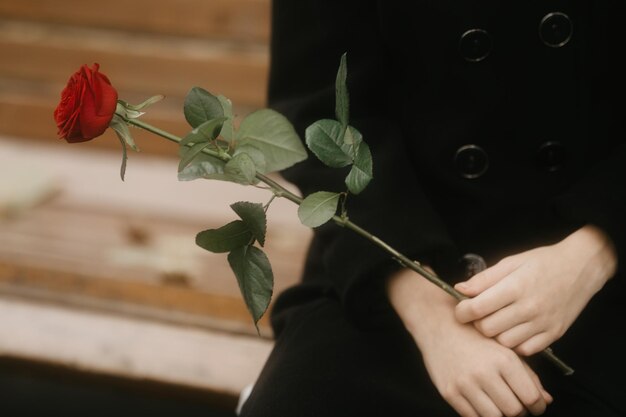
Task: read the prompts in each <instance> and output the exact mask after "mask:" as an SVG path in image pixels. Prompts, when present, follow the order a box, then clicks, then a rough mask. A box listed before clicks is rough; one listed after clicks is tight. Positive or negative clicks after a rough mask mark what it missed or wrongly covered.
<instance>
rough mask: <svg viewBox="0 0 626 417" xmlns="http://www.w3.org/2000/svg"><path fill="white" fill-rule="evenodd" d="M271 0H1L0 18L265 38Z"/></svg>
mask: <svg viewBox="0 0 626 417" xmlns="http://www.w3.org/2000/svg"><path fill="white" fill-rule="evenodd" d="M269 5H270V3H269V0H159V1H155V0H106V1H85V0H64V1H63V2H62V3H59V1H57V0H2V1H1V2H0V18H5V19H6V18H12V19H23V20H34V21H45V22H49V23H51V22H54V23H58V24H65V25H68V24H71V25H78V26H84V27H100V28H113V29H122V30H131V31H148V32H155V33H164V34H172V35H182V36H202V37H213V38H223V39H235V40H239V41H256V42H259V41H260V42H265V41H267V39H268V34H269Z"/></svg>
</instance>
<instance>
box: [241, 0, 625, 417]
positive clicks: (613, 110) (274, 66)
mask: <svg viewBox="0 0 626 417" xmlns="http://www.w3.org/2000/svg"><path fill="white" fill-rule="evenodd" d="M624 8H625V5H624V2H623V1H618V0H593V1H592V0H586V1H583V0H572V1H567V0H553V1H539V0H530V1H524V2H502V1H496V0H490V1H487V2H472V1H467V2H457V1H451V0H437V1H434V0H420V1H414V2H406V1H401V0H386V1H374V0H298V1H288V0H274V2H273V16H272V18H273V27H274V29H273V37H272V63H271V74H270V89H269V99H270V104H271V106H273V107H274V108H276V109H277V110H279V111H281V112H282V113H284V114H285V115H286V116H287V117H288V118H289V119H290V120H291V121H292V122H293V123H294V125H295V127H296V129H297V131H298V132H299V133H300V134H301V136H302V137H304V130H305V129H306V127H307V126H308V125H309V124H310V123H312V122H313V121H315V120H318V119H322V118H333V111H334V80H335V73H336V70H337V66H338V64H339V58H340V56H341V54H342V53H343V52H348V74H349V75H348V87H349V90H350V98H351V122H350V123H351V124H352V125H354V126H356V127H357V128H358V129H359V130H360V131H361V132H362V133H363V136H364V139H365V141H366V142H367V143H368V144H370V147H371V149H372V154H373V158H374V180H373V181H372V183H371V185H370V187H369V188H368V189H367V190H366V191H365V192H364V193H362V194H361V195H359V196H355V197H352V196H351V197H350V199H349V202H348V210H349V216H350V219H351V220H353V221H354V222H355V223H357V224H359V225H361V226H362V227H364V228H365V229H367V230H369V231H370V232H372V233H374V234H376V235H378V236H379V237H381V238H383V240H386V241H387V242H388V243H390V244H391V245H392V246H395V247H396V248H397V249H399V250H400V251H401V252H404V253H405V254H406V255H408V256H410V257H413V258H415V259H418V260H420V261H422V262H423V263H426V264H429V265H431V266H433V268H434V269H435V270H436V271H437V272H438V273H439V275H441V276H442V277H443V278H444V279H446V280H448V281H450V282H452V281H455V280H456V279H458V278H459V267H460V266H461V264H459V261H458V260H459V257H460V256H461V255H462V254H465V253H477V254H480V255H481V256H483V257H484V258H485V259H486V260H487V262H488V264H493V263H494V262H496V261H497V260H499V259H501V258H502V257H504V256H507V255H511V254H514V253H518V252H520V251H523V250H527V249H530V248H533V247H537V246H540V245H546V244H550V243H554V242H557V241H559V240H561V239H563V238H564V237H565V236H567V235H568V234H569V233H571V232H573V231H575V230H576V229H578V228H579V227H581V226H583V225H585V224H595V225H597V226H599V227H600V228H602V229H603V230H604V231H605V232H606V233H607V234H608V235H609V236H610V237H611V238H612V240H613V242H614V243H615V245H616V249H617V252H618V262H619V268H620V270H623V265H624V264H625V263H626V262H624V259H626V219H625V217H624V213H625V212H626V153H625V152H626V150H625V149H626V135H625V133H626V132H625V122H624V120H625V118H624V107H625V106H624V103H623V101H624V100H623V97H624V93H625V92H626V89H625V88H624V74H626V68H625V67H624V64H622V63H619V61H620V58H621V57H620V53H619V51H621V49H622V48H623V45H624V37H625V36H626V35H625V34H624V33H623V31H622V29H621V28H622V23H623V22H624V21H626V13H625V12H624ZM551 12H562V13H565V14H567V15H568V16H569V17H570V19H571V20H572V22H573V28H574V29H573V36H572V38H571V40H570V41H569V42H568V43H567V44H566V45H565V46H563V47H561V48H552V47H549V46H546V45H545V44H544V43H543V42H542V40H541V38H540V36H539V25H540V22H541V21H542V18H543V17H544V16H546V15H547V14H548V13H551ZM471 29H482V30H484V31H486V32H487V33H488V34H489V36H490V39H491V40H492V45H491V50H490V52H489V54H488V56H487V57H486V58H485V59H483V60H482V61H480V62H469V61H467V60H466V59H464V57H463V56H462V51H460V50H459V42H460V39H461V37H462V34H463V33H465V32H467V31H468V30H471ZM553 143H557V144H558V145H557V146H556V148H558V149H560V150H561V151H562V152H561V151H560V152H561V153H560V154H558V155H557V157H558V159H559V160H558V161H557V162H558V163H557V164H554V163H553V162H554V155H552V156H550V155H546V154H545V153H542V152H543V151H542V149H545V147H546V144H553ZM466 145H473V146H478V147H480V148H481V149H482V150H484V152H485V153H486V155H487V159H488V167H487V170H486V171H485V173H484V175H482V176H480V177H479V178H474V179H469V178H466V177H464V176H463V175H462V174H463V173H462V172H459V165H458V164H457V163H456V162H455V155H456V153H457V151H458V150H459V149H460V148H462V147H463V146H466ZM550 158H552V159H550ZM345 175H346V172H345V171H342V170H333V169H330V168H326V167H324V166H322V164H321V163H319V162H317V161H316V159H315V158H314V157H311V158H310V159H309V160H307V161H305V162H303V163H301V164H298V165H296V166H294V167H293V168H290V169H288V170H286V171H285V172H284V176H285V178H287V179H288V180H290V181H292V182H294V183H295V184H296V185H297V186H298V187H299V188H300V189H301V190H302V192H303V193H304V194H305V195H306V194H309V193H311V192H314V191H320V190H325V191H343V190H344V189H345V186H344V184H343V179H344V177H345ZM394 268H397V265H395V263H394V262H393V261H392V260H390V259H389V257H388V255H387V254H386V253H384V252H383V251H382V250H380V249H378V248H377V247H375V246H374V245H372V244H371V243H369V242H367V241H366V240H364V239H363V238H361V237H360V236H357V235H356V234H354V233H352V232H351V231H349V230H345V229H342V228H340V227H337V226H335V225H333V224H328V225H325V226H323V227H321V228H319V229H317V230H316V231H315V235H314V239H313V242H312V244H311V248H310V251H309V256H308V258H307V264H306V267H305V272H304V277H303V284H302V285H301V286H299V287H296V288H295V289H293V290H291V291H288V292H287V293H285V294H283V295H282V296H281V297H280V298H279V300H278V303H277V304H276V307H275V309H274V312H273V314H274V317H275V318H277V319H276V320H274V323H275V326H276V327H275V329H276V331H277V333H276V334H277V338H278V339H277V347H276V349H275V351H274V353H273V355H272V357H271V358H270V361H269V362H268V367H267V368H266V370H265V371H264V374H263V375H264V376H263V378H262V380H261V382H260V383H259V385H258V386H257V389H256V391H255V394H254V395H253V398H256V400H254V401H253V402H252V404H255V406H254V407H252V406H251V407H248V408H247V410H248V413H250V414H247V415H275V416H280V415H294V414H296V415H306V414H305V413H307V412H309V415H320V416H321V415H329V416H330V415H334V414H332V413H330V411H329V410H331V409H334V410H341V411H342V412H344V413H340V414H336V415H344V416H345V415H361V414H358V413H356V412H354V414H350V413H352V410H357V409H359V408H358V407H361V405H359V403H360V402H361V403H362V404H366V405H368V406H363V408H362V409H359V410H360V411H363V412H364V413H365V415H446V414H445V413H446V412H445V411H436V412H435V411H424V410H429V408H428V407H430V406H431V405H425V403H424V402H423V401H422V399H421V398H419V397H420V396H421V395H422V392H430V391H428V390H431V391H432V387H431V386H430V383H428V382H427V378H425V376H424V373H423V369H422V370H420V369H421V368H420V367H421V366H422V365H421V363H420V361H419V360H416V359H415V358H416V357H417V356H418V355H419V353H418V352H416V351H415V347H414V346H413V342H412V341H410V340H408V339H407V337H406V335H405V334H403V333H402V332H403V331H402V329H400V328H399V327H398V326H395V325H390V323H393V322H394V320H395V321H397V318H396V317H395V314H394V312H393V311H392V309H391V307H390V306H389V304H388V301H387V300H386V297H385V294H384V289H383V286H384V280H385V278H386V277H387V276H388V274H389V273H390V272H391V271H392V270H393V269H394ZM624 286H625V285H624V279H623V274H620V275H618V276H617V277H616V278H614V279H613V280H611V281H610V282H609V284H607V286H606V287H605V288H604V289H603V290H602V291H601V292H600V294H599V295H597V296H596V297H595V298H594V300H592V303H591V305H590V306H589V307H588V308H587V309H586V310H585V311H584V312H583V314H582V315H581V317H580V318H579V320H578V321H577V322H576V323H575V324H574V326H573V327H572V328H571V329H570V331H569V332H568V333H567V334H566V335H565V336H564V337H563V338H562V339H561V340H560V341H558V342H557V343H555V349H556V350H557V352H558V353H559V355H560V356H563V358H564V359H566V360H567V361H569V362H570V363H571V364H572V365H573V366H574V367H576V368H577V369H578V371H577V374H576V375H577V376H576V379H574V381H585V382H584V383H582V382H581V384H583V385H581V386H584V387H585V388H584V389H585V390H587V389H592V388H590V387H593V386H596V388H597V389H598V390H599V391H600V392H602V394H601V395H600V396H599V397H598V398H602V399H601V400H597V401H596V403H597V404H600V402H601V403H602V404H612V405H597V408H595V409H594V408H593V406H592V405H590V404H593V403H594V401H595V400H593V401H592V400H586V399H585V398H587V397H586V394H583V393H581V391H580V390H579V389H577V388H575V386H576V384H574V383H572V382H564V381H565V380H563V379H562V377H560V376H559V378H555V379H552V380H553V381H555V382H554V383H551V384H552V389H553V390H555V391H557V392H559V393H560V392H561V391H562V392H563V393H564V394H562V396H563V398H567V399H568V400H567V401H559V402H561V403H562V402H567V403H568V405H567V407H571V408H572V410H568V411H567V412H566V411H562V414H558V413H559V412H558V410H559V407H566V405H558V406H556V405H555V406H553V407H552V409H553V410H557V411H553V413H556V414H551V415H599V416H604V415H606V416H609V415H611V414H610V412H609V411H603V410H604V409H605V408H607V407H609V409H610V407H622V409H621V412H622V413H623V415H626V410H625V409H624V408H623V407H624V406H623V405H617V406H616V405H614V404H619V401H617V400H616V399H617V398H618V396H619V395H621V393H623V392H626V391H625V390H626V386H624V382H623V381H624V378H620V375H623V374H625V373H626V361H624V360H623V359H620V358H619V352H623V351H624V350H626V345H624V341H622V338H621V337H620V334H621V333H622V332H623V328H624V325H623V322H622V319H623V318H624V316H625V314H624V313H625V312H626V311H625V309H626V307H625V306H624V305H623V303H620V302H619V300H620V298H621V294H622V293H623V292H624ZM312 294H313V295H312ZM314 294H317V295H314ZM308 297H311V299H312V300H313V301H311V303H315V300H316V299H317V300H318V301H319V302H320V303H323V302H327V301H321V300H333V301H332V302H333V307H332V308H328V309H323V312H324V314H322V310H320V311H318V312H317V313H315V314H313V313H312V314H310V316H307V318H306V320H305V318H304V315H303V316H300V315H299V314H298V313H297V311H299V308H298V306H301V305H308V304H307V303H306V302H304V301H303V300H306V299H308ZM303 308H304V307H303ZM318 313H319V314H318ZM290 315H293V317H292V318H289V319H283V318H282V317H284V316H290ZM278 318H280V319H278ZM300 321H302V323H300ZM289 322H293V323H297V324H294V325H293V326H290V325H289V324H285V323H289ZM396 324H397V323H396ZM390 326H391V327H390ZM295 329H297V331H296V330H295ZM359 332H361V333H359ZM312 348H316V349H317V350H316V352H317V354H318V355H320V356H319V357H318V359H316V360H317V362H313V363H314V364H315V366H310V365H311V363H309V362H310V353H311V349H312ZM394 349H397V351H396V350H394ZM361 355H364V356H361ZM337 358H341V360H338V359H337ZM351 358H353V360H354V362H350V361H351V360H352V359H351ZM364 358H367V360H366V359H364ZM404 365H405V366H404ZM309 366H310V367H309ZM344 366H345V367H344ZM537 366H539V367H540V368H541V366H542V365H541V364H539V365H537ZM326 368H332V369H326ZM385 369H391V370H393V375H394V376H392V375H391V374H389V373H385V372H386V371H385ZM396 371H397V375H396ZM390 372H391V371H390ZM337 373H341V377H338V376H337ZM546 375H548V376H546V378H548V379H550V378H551V377H550V376H549V375H550V373H549V371H548V373H547V374H546ZM320 378H321V379H320ZM324 378H326V379H324ZM368 378H369V379H368ZM396 378H397V379H396ZM418 380H419V381H418ZM423 380H426V383H425V382H424V381H423ZM307 381H309V382H307ZM310 381H315V384H314V385H310ZM357 381H360V382H358V386H359V390H356V389H351V388H347V386H348V385H350V384H351V383H355V384H356V383H357ZM405 383H406V384H407V385H406V386H404V384H405ZM283 385H284V386H285V388H284V391H281V390H282V389H283V388H277V387H278V386H280V387H282V386H283ZM299 386H302V387H303V388H302V390H301V391H299V394H297V395H296V393H295V392H294V391H297V390H298V389H299V388H298V387H299ZM425 386H426V387H428V388H424V387H425ZM572 387H574V388H572ZM598 387H602V389H600V388H598ZM360 390H363V391H360ZM407 390H408V391H407ZM416 390H417V391H416ZM335 391H345V392H347V393H348V394H347V396H341V397H339V394H338V393H337V396H335V397H333V396H332V395H331V393H333V392H335ZM268 392H273V394H268ZM410 392H413V393H414V394H410ZM568 392H570V394H567V393H568ZM260 393H264V394H263V395H261V394H260ZM363 393H365V394H363ZM571 393H574V394H571ZM576 393H577V394H576ZM264 395H265V396H267V395H269V397H265V398H266V400H265V401H267V402H272V403H273V402H279V400H280V402H283V403H284V404H283V405H281V407H284V408H282V409H281V410H283V411H285V412H286V410H290V411H291V414H281V413H280V412H278V411H276V413H275V414H273V413H269V412H268V413H264V412H263V410H265V408H263V407H266V406H269V405H268V404H265V403H263V401H264V400H263V399H262V398H263V396H264ZM324 396H327V398H328V403H329V405H328V408H326V409H320V408H315V407H314V406H313V404H314V403H315V399H316V398H318V399H319V398H323V397H324ZM592 397H593V398H596V397H597V395H596V394H593V395H592ZM373 398H376V399H377V400H379V401H381V402H383V403H384V404H385V405H386V406H389V407H395V406H394V404H395V403H396V402H398V403H399V404H402V405H398V408H390V409H391V410H410V409H411V407H415V410H414V412H413V413H411V412H409V411H406V412H404V411H397V413H396V414H393V413H387V412H384V413H383V412H382V410H383V409H382V408H378V409H377V408H376V406H374V405H373V404H371V401H370V400H372V399H373ZM426 398H430V399H433V398H436V396H434V397H433V396H431V395H430V394H426ZM333 401H335V403H334V406H331V405H332V404H333ZM598 401H599V402H598ZM427 402H428V401H427ZM435 402H436V401H435ZM298 404H300V405H301V406H302V407H301V408H298ZM340 405H341V406H342V407H343V406H344V405H345V406H346V407H345V408H342V407H340ZM255 407H258V409H259V410H260V411H258V413H259V414H254V413H253V409H254V408H255ZM381 407H382V406H381ZM404 407H407V408H404ZM424 407H425V408H424ZM437 407H438V406H437ZM578 407H580V408H578ZM590 407H591V408H590ZM444 408H445V407H444ZM390 409H389V408H387V410H390ZM577 409H580V410H586V411H585V412H586V413H587V414H584V413H583V414H568V413H570V412H572V413H573V412H574V411H573V410H577ZM267 410H269V408H268V409H267ZM276 410H278V409H276ZM314 410H315V411H314ZM367 410H369V414H368V413H367V412H366V411H367ZM375 410H380V413H377V412H375ZM419 410H422V411H421V412H422V414H420V411H419ZM438 410H441V409H438ZM561 410H565V409H564V408H561ZM594 410H595V411H594ZM296 411H297V412H296ZM325 412H328V414H326V413H325ZM403 412H404V414H403ZM429 413H430V414H429ZM438 413H439V414H438Z"/></svg>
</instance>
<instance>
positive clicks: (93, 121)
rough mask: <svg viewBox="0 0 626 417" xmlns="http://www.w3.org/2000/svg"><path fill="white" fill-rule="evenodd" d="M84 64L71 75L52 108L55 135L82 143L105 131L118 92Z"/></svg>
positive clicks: (98, 66)
mask: <svg viewBox="0 0 626 417" xmlns="http://www.w3.org/2000/svg"><path fill="white" fill-rule="evenodd" d="M99 68H100V65H98V64H93V68H89V67H88V66H87V65H83V66H82V67H81V68H80V69H79V70H78V71H76V72H75V73H74V75H72V77H71V78H70V79H69V81H68V82H67V85H66V86H65V88H64V89H63V92H62V93H61V102H60V103H59V105H58V106H57V108H56V110H55V111H54V119H55V121H56V123H57V127H58V129H59V132H58V135H59V137H60V138H61V139H65V140H67V141H68V142H70V143H76V142H85V141H88V140H90V139H93V138H95V137H98V136H100V135H102V134H103V133H104V131H105V130H106V129H107V127H109V123H110V122H111V119H112V118H113V115H114V114H115V108H116V106H117V91H116V90H115V88H113V86H112V85H111V82H110V81H109V79H108V78H107V77H106V75H104V74H102V73H100V72H98V69H99Z"/></svg>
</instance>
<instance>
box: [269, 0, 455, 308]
mask: <svg viewBox="0 0 626 417" xmlns="http://www.w3.org/2000/svg"><path fill="white" fill-rule="evenodd" d="M376 7H377V5H376V2H373V1H357V0H349V1H345V0H321V1H320V0H298V1H293V0H275V1H274V2H273V16H272V17H273V34H272V45H271V46H272V52H271V58H272V60H271V73H270V89H269V102H270V106H271V107H273V108H274V109H276V110H278V111H280V112H281V113H283V114H284V115H285V116H286V117H287V118H288V119H290V121H291V122H292V123H293V124H294V126H295V128H296V130H297V131H298V133H299V135H300V136H301V137H302V138H304V130H305V129H306V127H307V126H308V125H309V124H311V123H312V122H314V121H316V120H319V119H323V118H334V108H335V107H334V97H335V96H334V94H335V87H334V83H335V75H336V71H337V68H338V66H339V61H340V57H341V55H342V53H344V52H347V54H348V55H347V56H348V59H347V60H348V89H349V92H350V124H351V125H353V126H355V127H356V128H357V129H359V131H360V132H361V133H362V134H363V138H364V140H365V141H366V142H367V143H368V145H369V146H370V148H371V151H372V156H373V160H374V179H373V181H372V182H371V183H370V185H369V186H368V188H367V189H366V190H365V191H364V192H362V193H361V194H359V195H358V196H350V197H349V199H348V215H349V217H350V220H352V221H353V222H355V223H356V224H358V225H360V226H361V227H363V228H364V229H366V230H368V231H369V232H371V233H373V234H375V235H377V236H378V237H380V238H382V239H383V240H385V241H386V242H388V243H389V244H391V245H392V246H394V247H395V248H396V249H398V250H400V251H401V252H403V253H404V254H406V255H407V256H410V257H413V258H414V259H417V260H419V261H421V262H423V263H427V264H430V265H431V266H433V267H434V268H435V269H436V270H437V271H438V272H439V274H440V275H442V277H444V278H445V272H444V271H445V270H446V268H447V266H449V265H451V264H452V263H454V262H456V260H457V259H458V257H457V255H456V250H455V247H454V244H453V242H452V240H451V239H450V237H449V235H448V233H447V232H446V230H445V225H444V224H443V222H442V220H441V219H440V217H439V216H438V215H437V213H436V212H435V210H434V209H433V207H432V206H431V204H430V203H429V201H428V199H427V197H426V195H425V193H424V191H423V190H422V188H421V187H420V185H419V178H416V174H415V170H414V166H413V165H412V163H411V162H410V160H409V158H408V157H407V151H406V149H405V142H404V141H405V140H406V139H407V138H405V137H404V136H403V133H402V128H401V126H400V125H399V123H398V120H397V116H396V115H395V114H394V111H395V108H394V98H393V95H394V91H393V90H394V88H395V86H396V85H397V84H396V82H395V81H394V79H393V77H394V73H395V72H396V71H397V68H394V65H393V60H392V59H391V57H389V56H387V53H386V51H385V49H384V47H383V42H382V41H381V39H380V34H379V30H378V21H377V17H376V16H377V10H376ZM346 174H347V171H346V170H343V169H333V168H328V167H325V166H323V165H322V164H321V163H320V162H319V161H317V159H316V158H315V156H313V155H310V156H309V159H307V160H306V161H304V162H302V163H299V164H297V165H296V166H294V167H292V168H290V169H288V170H286V171H284V172H283V175H284V177H285V178H286V179H287V180H289V181H291V182H293V183H294V184H296V185H297V186H298V187H299V189H300V190H301V192H302V193H303V195H305V196H306V195H308V194H310V193H312V192H315V191H334V192H340V191H344V190H345V189H346V186H345V184H344V178H345V176H346ZM310 253H315V254H316V255H315V256H314V257H312V256H309V263H310V262H311V261H313V262H315V263H316V265H314V266H312V268H311V269H314V270H316V273H317V274H318V275H324V276H325V277H326V278H329V279H331V280H332V285H333V286H334V287H335V289H336V290H337V292H338V294H339V296H340V297H341V299H342V301H343V304H344V306H345V307H346V309H347V310H348V312H349V313H353V314H356V315H360V314H362V313H365V312H368V311H371V309H372V308H375V306H373V305H372V303H377V302H380V301H382V302H384V301H383V298H385V296H384V291H383V284H384V278H385V276H386V274H388V273H390V272H391V270H393V269H394V268H397V267H398V266H397V265H396V263H395V262H394V261H393V260H391V258H390V256H389V255H388V254H387V253H386V252H384V251H383V250H381V249H379V248H378V247H376V246H375V245H374V244H372V243H371V242H369V241H367V240H366V239H364V238H362V237H361V236H358V235H356V234H355V233H354V232H352V231H350V230H345V229H343V228H341V227H339V226H337V225H335V224H332V223H329V224H326V225H324V226H322V227H320V228H318V229H316V230H315V237H314V241H313V249H312V250H311V251H310Z"/></svg>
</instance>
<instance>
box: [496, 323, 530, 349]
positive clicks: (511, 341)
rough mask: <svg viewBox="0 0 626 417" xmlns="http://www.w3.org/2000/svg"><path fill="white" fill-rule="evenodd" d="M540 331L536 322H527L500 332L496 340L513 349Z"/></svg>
mask: <svg viewBox="0 0 626 417" xmlns="http://www.w3.org/2000/svg"><path fill="white" fill-rule="evenodd" d="M540 332H541V330H538V329H537V328H536V326H535V324H534V323H531V322H526V323H521V324H518V325H517V326H515V327H513V328H511V329H509V330H506V331H504V332H502V333H500V334H499V335H498V336H497V337H496V340H497V341H498V343H500V344H501V345H502V346H506V347H508V348H510V349H513V348H515V347H517V346H519V345H521V344H522V343H524V342H526V341H527V340H529V339H530V338H531V337H533V336H535V335H536V334H538V333H540Z"/></svg>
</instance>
